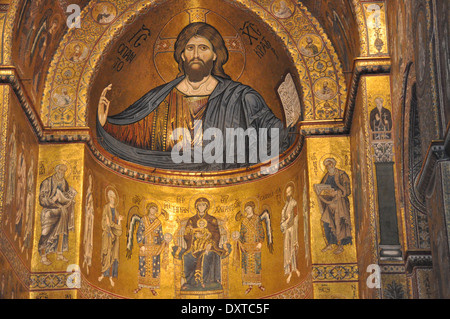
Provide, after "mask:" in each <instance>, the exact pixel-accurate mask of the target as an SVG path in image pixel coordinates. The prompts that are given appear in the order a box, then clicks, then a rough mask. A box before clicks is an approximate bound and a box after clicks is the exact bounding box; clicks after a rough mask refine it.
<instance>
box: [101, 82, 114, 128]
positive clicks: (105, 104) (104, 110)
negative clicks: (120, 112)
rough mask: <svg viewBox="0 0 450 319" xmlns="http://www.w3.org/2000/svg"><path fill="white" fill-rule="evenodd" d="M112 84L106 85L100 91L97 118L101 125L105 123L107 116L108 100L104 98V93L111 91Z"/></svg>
mask: <svg viewBox="0 0 450 319" xmlns="http://www.w3.org/2000/svg"><path fill="white" fill-rule="evenodd" d="M111 89H112V84H110V85H108V86H107V87H106V88H105V89H104V90H103V92H102V95H101V96H100V100H99V102H98V120H99V122H100V124H101V125H102V126H104V125H105V124H106V119H107V118H108V112H109V105H110V103H111V102H110V101H109V100H108V99H107V98H106V93H108V91H111Z"/></svg>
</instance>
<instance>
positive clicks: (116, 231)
mask: <svg viewBox="0 0 450 319" xmlns="http://www.w3.org/2000/svg"><path fill="white" fill-rule="evenodd" d="M106 194H107V197H108V203H107V204H106V205H105V206H104V207H103V217H102V231H103V232H102V250H101V256H100V257H101V263H102V270H101V271H102V274H101V275H100V277H98V281H102V280H103V278H104V277H109V282H110V284H111V286H112V287H114V280H113V278H117V276H118V274H119V238H120V236H122V220H123V216H122V215H120V214H119V212H118V210H117V204H118V195H117V193H116V192H115V190H113V189H109V190H108V191H107V193H106Z"/></svg>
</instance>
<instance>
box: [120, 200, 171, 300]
mask: <svg viewBox="0 0 450 319" xmlns="http://www.w3.org/2000/svg"><path fill="white" fill-rule="evenodd" d="M137 209H138V207H137V206H134V207H132V208H131V209H130V211H129V212H128V214H129V215H130V214H131V213H132V212H133V211H134V210H137ZM145 211H146V213H147V214H146V215H145V216H144V217H140V215H139V214H138V213H136V214H134V215H133V216H132V217H131V220H130V227H129V230H128V238H127V258H128V259H130V258H131V254H132V250H133V235H134V231H135V229H136V225H138V227H137V232H136V241H137V243H138V245H139V273H138V287H137V289H135V290H134V293H138V292H139V291H140V290H141V289H142V288H149V289H150V292H151V293H152V294H153V295H154V296H156V295H158V293H157V292H156V289H159V288H160V284H161V279H160V272H161V264H165V265H166V264H167V258H164V256H165V255H164V253H166V252H167V247H168V244H167V242H166V241H165V240H164V233H163V228H162V223H161V220H160V219H159V218H158V216H157V214H158V205H157V204H156V203H153V202H152V203H148V204H147V205H146V207H145ZM161 214H163V215H164V216H165V218H166V219H167V218H168V215H167V212H166V211H165V210H162V211H161ZM161 255H163V256H161ZM161 257H163V258H161Z"/></svg>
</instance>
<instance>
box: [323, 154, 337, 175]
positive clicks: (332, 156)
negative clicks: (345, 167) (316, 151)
mask: <svg viewBox="0 0 450 319" xmlns="http://www.w3.org/2000/svg"><path fill="white" fill-rule="evenodd" d="M327 158H334V159H335V160H336V166H335V167H338V168H342V164H343V161H342V158H341V157H340V156H339V155H337V154H333V153H327V154H324V155H323V156H322V157H321V158H320V160H319V166H320V169H321V170H322V172H324V173H325V170H326V169H325V165H323V161H324V160H326V159H327Z"/></svg>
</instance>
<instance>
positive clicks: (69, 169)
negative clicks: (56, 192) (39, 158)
mask: <svg viewBox="0 0 450 319" xmlns="http://www.w3.org/2000/svg"><path fill="white" fill-rule="evenodd" d="M61 164H64V165H66V167H67V171H66V173H65V174H64V178H65V179H67V178H69V177H70V175H71V174H72V167H71V166H70V165H69V162H68V161H64V160H57V161H53V162H50V164H48V169H49V171H50V172H51V173H50V174H51V175H53V174H55V173H56V172H55V168H56V166H58V165H61Z"/></svg>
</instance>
